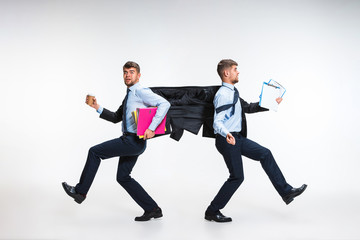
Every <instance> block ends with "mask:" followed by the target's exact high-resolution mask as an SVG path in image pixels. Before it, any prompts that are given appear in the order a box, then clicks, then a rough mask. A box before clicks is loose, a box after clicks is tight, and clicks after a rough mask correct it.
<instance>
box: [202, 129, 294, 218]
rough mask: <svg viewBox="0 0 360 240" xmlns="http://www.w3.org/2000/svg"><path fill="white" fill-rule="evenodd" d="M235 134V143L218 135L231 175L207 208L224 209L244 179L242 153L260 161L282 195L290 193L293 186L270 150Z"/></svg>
mask: <svg viewBox="0 0 360 240" xmlns="http://www.w3.org/2000/svg"><path fill="white" fill-rule="evenodd" d="M233 136H234V138H235V140H236V143H235V145H231V144H229V143H227V142H226V138H224V137H223V136H221V135H217V136H216V142H215V145H216V148H217V150H218V151H219V152H220V153H221V155H222V156H223V157H224V160H225V163H226V166H227V168H228V169H229V173H230V176H229V178H228V179H227V181H226V182H225V183H224V185H223V186H222V187H221V188H220V190H219V192H218V194H217V195H216V196H215V198H214V199H213V201H212V202H211V204H210V206H209V207H208V209H207V210H208V211H209V212H213V213H216V212H217V211H219V210H220V209H223V208H224V207H225V205H226V204H227V203H228V202H229V200H230V198H231V197H232V195H233V194H234V193H235V191H236V190H237V189H238V187H239V186H240V185H241V183H242V182H243V181H244V172H243V162H242V157H241V156H242V155H243V156H245V157H248V158H250V159H252V160H256V161H260V163H261V166H262V168H263V169H264V170H265V172H266V174H267V176H268V177H269V179H270V181H271V183H272V184H273V186H274V187H275V189H276V191H277V192H278V193H279V194H280V196H285V195H286V194H288V193H289V192H290V190H291V189H292V186H290V185H289V184H288V183H287V182H286V180H285V178H284V176H283V174H282V173H281V170H280V168H279V167H278V165H277V164H276V162H275V159H274V157H273V155H272V154H271V152H270V150H269V149H267V148H265V147H263V146H261V145H259V144H257V143H256V142H254V141H251V140H250V139H248V138H245V137H243V136H242V135H241V134H240V133H234V134H233Z"/></svg>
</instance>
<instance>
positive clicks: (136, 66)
mask: <svg viewBox="0 0 360 240" xmlns="http://www.w3.org/2000/svg"><path fill="white" fill-rule="evenodd" d="M125 68H135V69H136V71H137V72H138V73H140V66H139V64H137V63H136V62H132V61H127V62H126V63H125V65H124V66H123V70H124V69H125Z"/></svg>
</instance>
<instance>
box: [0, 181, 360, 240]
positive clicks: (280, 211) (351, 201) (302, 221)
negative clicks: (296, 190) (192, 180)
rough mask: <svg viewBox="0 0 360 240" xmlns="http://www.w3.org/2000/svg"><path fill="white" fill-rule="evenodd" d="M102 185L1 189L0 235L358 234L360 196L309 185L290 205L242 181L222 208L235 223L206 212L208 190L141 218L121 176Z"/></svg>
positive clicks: (171, 198)
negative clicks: (86, 191)
mask: <svg viewBox="0 0 360 240" xmlns="http://www.w3.org/2000/svg"><path fill="white" fill-rule="evenodd" d="M101 184H103V183H101ZM101 184H95V185H96V186H94V189H93V191H92V194H91V195H90V196H88V198H87V199H86V200H85V201H84V202H83V204H81V205H78V204H76V203H75V202H74V201H72V200H71V199H70V198H68V197H67V196H66V195H65V193H64V192H63V190H62V189H61V185H60V183H59V184H58V187H57V188H55V187H54V188H52V189H51V188H50V189H48V190H45V189H46V187H45V186H37V188H36V187H35V186H33V188H28V189H25V188H24V189H19V188H17V189H14V188H8V189H6V188H3V189H2V193H1V196H2V197H1V200H0V204H1V206H0V209H1V217H0V220H1V222H0V239H235V238H238V239H277V240H279V239H326V240H328V239H342V240H344V239H360V230H359V229H358V225H359V222H360V214H359V213H360V211H359V207H358V199H359V196H353V195H351V194H348V195H338V196H334V195H327V194H326V193H325V194H321V195H319V194H316V192H315V191H314V188H312V186H309V188H308V189H307V190H306V192H305V193H304V194H303V195H302V196H300V197H299V198H297V199H296V200H295V201H294V202H293V203H291V204H290V205H288V206H286V205H285V204H284V203H283V202H282V201H281V199H280V198H279V197H278V196H277V195H276V194H274V193H273V192H272V191H271V188H270V187H269V188H267V187H265V190H264V191H261V192H256V191H249V190H246V189H247V187H246V186H244V190H239V191H238V192H237V193H236V194H235V195H234V197H233V199H232V200H231V202H230V203H229V204H228V206H227V207H226V209H224V211H223V213H224V214H226V215H229V216H231V217H232V218H233V222H231V223H225V224H219V223H214V222H208V221H206V220H204V218H203V213H204V209H205V207H206V203H207V201H208V200H210V199H209V197H210V196H211V194H210V193H209V192H207V189H204V191H198V192H195V191H194V192H191V191H190V192H188V194H178V195H177V194H175V192H172V193H170V194H166V193H162V194H161V195H159V196H157V197H158V199H161V202H162V203H161V204H160V205H161V207H162V209H163V212H164V217H163V218H161V219H158V220H152V221H149V222H135V221H134V220H133V218H134V217H135V216H136V215H140V214H141V213H142V212H141V210H140V209H139V208H138V206H136V205H135V204H134V203H133V201H132V200H131V199H130V198H129V197H128V196H127V194H126V193H125V192H124V191H123V190H122V189H121V187H119V186H117V185H116V184H115V183H114V184H112V183H107V184H108V185H109V186H108V187H106V188H104V187H103V186H101ZM151 190H153V189H151Z"/></svg>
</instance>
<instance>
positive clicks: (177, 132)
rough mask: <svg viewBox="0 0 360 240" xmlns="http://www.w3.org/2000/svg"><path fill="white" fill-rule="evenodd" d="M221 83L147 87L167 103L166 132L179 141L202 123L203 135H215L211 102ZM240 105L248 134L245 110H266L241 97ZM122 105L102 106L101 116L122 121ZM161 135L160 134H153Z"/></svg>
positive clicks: (245, 130) (245, 133)
mask: <svg viewBox="0 0 360 240" xmlns="http://www.w3.org/2000/svg"><path fill="white" fill-rule="evenodd" d="M220 87H221V86H207V87H198V86H189V87H151V88H150V89H151V90H152V91H153V92H154V93H156V94H158V95H160V96H162V97H163V98H165V99H166V100H167V101H169V102H170V104H171V107H170V109H169V111H168V113H167V118H166V129H167V131H166V133H165V134H170V137H171V138H173V139H175V140H177V141H179V140H180V138H181V137H182V135H183V133H184V130H187V131H189V132H191V133H193V134H198V133H199V130H200V128H201V126H203V133H202V136H203V137H215V134H214V129H213V122H214V104H213V100H214V97H215V94H216V92H217V90H218V89H219V88H220ZM240 103H241V108H242V115H241V117H242V128H241V129H242V130H241V134H242V135H243V136H244V137H246V136H247V125H246V117H245V113H255V112H260V111H267V110H268V109H266V108H262V107H260V106H259V103H258V102H257V103H247V102H246V101H244V100H243V99H242V98H240ZM122 111H123V107H122V105H121V106H120V107H119V109H118V110H117V111H116V112H111V111H109V110H107V109H105V108H104V110H103V112H102V114H101V115H100V117H101V118H103V119H105V120H108V121H110V122H113V123H118V122H120V121H121V120H122ZM155 136H161V135H155Z"/></svg>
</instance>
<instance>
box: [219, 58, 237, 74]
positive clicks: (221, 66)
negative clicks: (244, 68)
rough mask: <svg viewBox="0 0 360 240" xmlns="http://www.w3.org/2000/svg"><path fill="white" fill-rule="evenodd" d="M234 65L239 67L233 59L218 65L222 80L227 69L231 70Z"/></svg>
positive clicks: (222, 61)
mask: <svg viewBox="0 0 360 240" xmlns="http://www.w3.org/2000/svg"><path fill="white" fill-rule="evenodd" d="M234 65H235V66H237V65H238V64H237V62H235V61H234V60H232V59H223V60H221V61H220V62H219V63H218V65H217V72H218V74H219V76H220V78H222V77H223V75H224V70H225V69H228V68H231V67H232V66H234Z"/></svg>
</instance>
